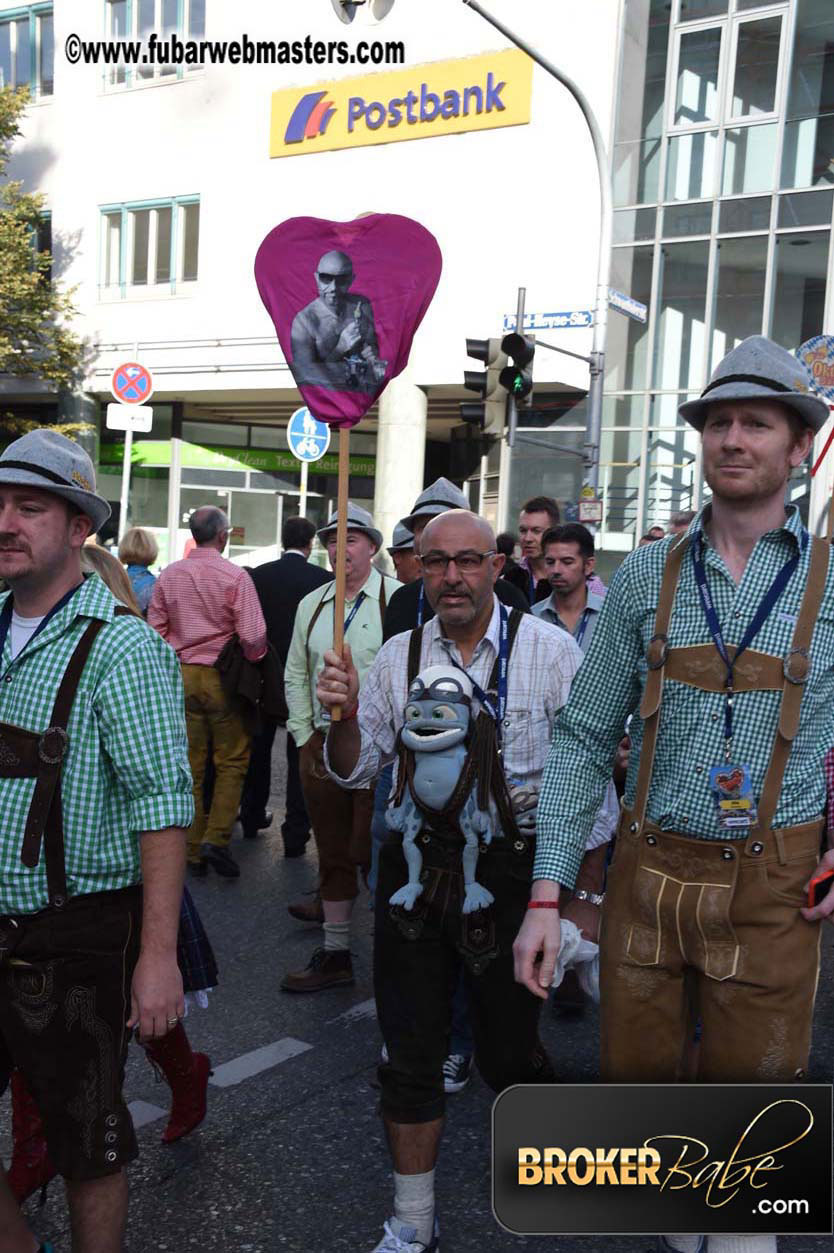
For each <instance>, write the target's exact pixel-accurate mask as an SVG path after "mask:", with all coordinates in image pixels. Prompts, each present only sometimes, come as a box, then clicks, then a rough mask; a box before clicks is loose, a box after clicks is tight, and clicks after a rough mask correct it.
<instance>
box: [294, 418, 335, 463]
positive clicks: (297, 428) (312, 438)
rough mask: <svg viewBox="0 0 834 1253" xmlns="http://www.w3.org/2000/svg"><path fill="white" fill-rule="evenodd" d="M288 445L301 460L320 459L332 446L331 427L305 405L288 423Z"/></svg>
mask: <svg viewBox="0 0 834 1253" xmlns="http://www.w3.org/2000/svg"><path fill="white" fill-rule="evenodd" d="M287 446H288V448H289V450H290V452H291V453H292V455H293V456H294V457H297V458H298V460H299V461H318V460H319V459H320V458H321V457H323V456H324V454H325V453H326V452H327V450H328V448H329V447H330V427H329V426H328V425H327V423H326V422H319V421H318V420H317V419H316V418H314V417H313V415H312V413H311V412H310V410H309V409H308V408H307V407H306V405H305V406H304V407H303V408H302V409H296V411H295V413H294V414H293V415H292V417H291V418H290V420H289V422H288V423H287Z"/></svg>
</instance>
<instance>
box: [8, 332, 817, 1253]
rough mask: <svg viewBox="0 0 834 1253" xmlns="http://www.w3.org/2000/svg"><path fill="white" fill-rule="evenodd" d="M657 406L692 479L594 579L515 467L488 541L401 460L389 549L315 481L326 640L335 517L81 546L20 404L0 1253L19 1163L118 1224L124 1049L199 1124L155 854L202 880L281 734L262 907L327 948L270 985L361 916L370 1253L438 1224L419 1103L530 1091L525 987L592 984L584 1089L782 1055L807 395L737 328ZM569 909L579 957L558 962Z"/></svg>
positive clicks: (813, 596)
mask: <svg viewBox="0 0 834 1253" xmlns="http://www.w3.org/2000/svg"><path fill="white" fill-rule="evenodd" d="M681 415H682V417H683V418H684V419H685V420H686V421H688V422H690V423H691V424H692V426H693V427H694V428H695V429H696V430H697V431H698V432H699V433H700V436H701V440H702V459H703V467H704V475H705V478H706V482H707V486H708V488H709V489H710V499H709V503H708V504H707V505H706V506H705V508H704V509H703V510H701V511H700V512H699V513H698V514H697V515H696V514H675V515H673V517H672V518H671V519H670V522H669V525H668V528H666V529H665V530H662V531H661V533H660V534H653V533H652V531H649V532H648V533H647V534H646V535H645V536H643V538H642V539H641V540H640V541H639V543H638V544H637V545H636V547H635V551H634V553H633V554H631V555H630V556H629V557H628V558H627V559H626V560H625V561H624V562H623V564H622V565H621V566H620V568H619V569H618V570H617V571H616V573H615V574H614V577H613V579H612V581H611V583H610V586H608V587H607V588H606V586H605V585H604V584H603V582H602V581H601V579H600V578H599V575H598V573H597V570H596V553H595V546H594V537H593V535H592V533H591V532H590V530H588V528H586V527H585V526H583V525H581V524H580V523H577V522H564V521H562V519H561V516H560V511H559V507H558V505H557V503H556V501H555V500H553V499H551V498H550V497H548V496H543V495H540V496H535V497H533V498H531V499H529V500H527V501H526V502H525V503H524V505H523V506H522V508H521V511H520V514H519V518H518V537H519V538H518V541H516V538H515V536H514V535H512V534H505V535H501V536H498V537H497V538H496V536H495V535H494V533H493V531H492V529H491V527H490V525H489V524H488V522H487V521H485V520H484V519H483V518H481V517H478V516H477V515H476V514H475V513H473V512H472V511H471V510H470V509H469V502H468V500H467V498H466V496H465V495H464V494H463V492H462V491H461V490H460V488H458V487H457V486H456V485H455V484H454V483H452V482H450V481H449V480H447V479H445V478H440V479H438V480H437V481H436V482H434V483H432V484H431V485H430V486H429V487H427V488H426V489H425V490H424V491H423V492H421V493H420V495H419V496H418V498H417V500H416V501H415V502H414V503H413V505H412V507H411V511H410V512H409V513H407V514H405V515H404V516H403V518H402V519H401V521H400V522H399V523H398V524H397V526H396V527H395V529H394V533H393V536H392V539H391V544H390V545H389V546H388V548H387V552H388V555H389V557H390V559H391V561H392V562H393V565H394V568H395V570H396V578H394V577H392V576H390V575H389V574H387V573H385V572H384V570H383V569H382V568H380V567H381V560H380V559H381V557H382V553H383V548H384V537H383V535H382V534H381V532H380V531H379V529H378V528H377V527H376V525H375V523H374V519H373V518H372V516H371V515H370V514H369V513H368V512H367V511H366V510H365V509H363V508H360V507H359V506H358V505H355V504H350V505H349V507H348V512H347V517H346V519H345V522H346V529H347V543H346V553H345V558H344V563H345V564H344V576H345V603H344V609H343V612H344V619H343V628H344V641H345V642H344V647H343V648H342V649H341V650H340V651H339V652H336V651H334V649H333V633H334V624H335V613H336V612H337V606H336V587H335V581H334V579H333V576H332V574H331V573H330V572H328V571H325V570H324V569H322V568H320V567H319V566H317V565H315V564H314V563H312V562H311V561H310V555H311V551H312V546H313V543H314V540H315V538H316V536H317V537H318V540H319V541H320V543H321V544H322V546H323V547H324V548H326V550H327V552H328V556H329V560H330V566H331V570H332V568H333V567H334V566H335V562H336V529H337V523H338V521H339V519H338V518H337V517H336V516H335V515H334V516H333V517H331V518H330V519H328V521H327V522H326V524H325V525H324V526H322V527H320V528H319V529H318V531H316V528H315V527H314V525H313V523H312V522H310V521H309V520H308V519H306V518H302V517H297V518H288V519H287V520H286V521H285V523H284V527H283V534H282V547H283V555H282V556H281V557H280V559H279V560H277V561H273V562H268V563H266V564H264V565H261V566H258V567H256V568H254V569H252V570H246V569H244V568H242V567H240V566H238V565H236V564H234V563H233V562H231V561H229V560H227V559H226V558H225V557H224V556H223V553H224V551H225V549H226V546H227V543H228V539H229V521H228V518H227V517H226V516H225V514H224V513H223V512H222V511H221V510H219V509H217V508H214V507H211V506H205V507H203V508H200V509H197V510H195V511H194V513H193V514H192V515H191V517H190V523H189V524H190V529H191V533H192V536H193V539H194V547H193V548H192V550H191V551H190V552H189V553H188V555H187V556H186V557H185V558H184V559H182V560H179V561H174V562H172V563H171V564H170V565H168V566H167V567H166V568H165V569H163V570H162V572H161V574H160V575H159V576H158V577H156V578H155V577H154V575H153V574H152V573H151V572H150V567H151V566H153V565H154V563H155V561H156V558H157V555H158V554H157V551H156V545H155V543H154V541H153V538H152V537H151V536H150V535H149V534H148V533H147V532H145V531H143V530H142V529H141V528H132V529H131V530H129V531H128V532H127V533H126V534H125V536H124V537H123V539H122V541H121V544H120V545H119V551H118V558H116V557H115V556H114V555H113V554H111V553H109V552H106V551H105V550H103V549H102V548H100V547H99V546H97V545H96V544H95V542H90V541H91V540H93V537H94V535H95V532H96V531H97V530H99V529H100V527H101V526H102V525H103V523H104V522H105V521H106V519H107V517H108V514H109V507H108V505H107V503H106V502H105V501H104V500H103V499H102V497H101V496H100V495H99V494H98V493H97V491H96V485H95V475H94V470H93V467H92V464H91V463H90V461H89V458H88V457H87V456H86V454H85V453H84V452H83V451H82V450H81V449H80V447H78V446H77V445H76V444H74V443H72V442H71V441H70V440H68V439H66V438H64V437H63V436H61V435H58V434H56V433H54V432H52V431H49V430H48V429H41V430H38V431H35V432H32V433H31V434H29V435H26V436H24V437H23V438H22V439H19V440H17V441H15V443H13V444H11V445H10V446H9V447H8V448H7V449H6V450H5V451H4V452H3V453H2V454H0V577H2V579H3V580H4V582H5V585H6V587H7V589H8V590H7V591H6V593H5V594H4V596H3V597H2V599H0V673H1V674H2V680H3V682H2V684H0V799H1V800H2V808H3V813H4V833H3V838H2V840H0V1089H2V1088H4V1087H5V1086H6V1084H7V1083H10V1085H11V1090H12V1119H13V1141H14V1155H13V1158H12V1162H11V1163H10V1167H9V1170H8V1173H7V1174H6V1175H5V1176H4V1175H3V1173H2V1172H0V1251H2V1253H32V1251H33V1250H37V1249H38V1248H41V1249H48V1248H49V1246H48V1245H39V1244H38V1241H37V1239H36V1237H35V1236H34V1235H33V1234H32V1232H31V1230H30V1229H29V1227H28V1226H27V1224H26V1222H25V1219H24V1217H23V1216H22V1214H21V1212H20V1209H19V1203H20V1202H21V1201H22V1200H23V1199H25V1197H26V1196H28V1195H30V1194H31V1193H32V1192H33V1191H35V1190H36V1189H37V1188H39V1187H41V1186H42V1185H43V1184H45V1183H46V1182H48V1180H49V1179H50V1178H51V1177H52V1176H53V1175H55V1174H59V1175H61V1176H62V1177H63V1179H64V1181H65V1185H66V1195H67V1201H68V1206H69V1212H70V1220H71V1228H72V1247H73V1250H74V1251H75V1253H118V1251H119V1250H120V1249H122V1247H123V1240H124V1233H125V1225H126V1219H127V1182H126V1173H125V1167H126V1165H127V1164H128V1163H129V1162H130V1161H131V1160H132V1159H133V1158H134V1157H135V1156H136V1154H137V1152H138V1148H137V1142H136V1137H135V1134H134V1131H133V1127H132V1124H131V1119H130V1114H129V1111H128V1109H127V1106H126V1104H125V1101H124V1098H123V1094H122V1083H123V1076H124V1066H125V1059H126V1056H127V1049H128V1044H129V1041H130V1039H131V1036H134V1035H135V1037H136V1038H137V1040H138V1041H139V1042H140V1043H141V1044H142V1045H143V1046H144V1048H145V1049H146V1051H147V1054H148V1056H149V1058H150V1059H151V1060H152V1062H154V1063H155V1064H156V1065H157V1066H158V1067H159V1068H160V1069H161V1071H162V1073H163V1074H164V1075H165V1077H166V1079H167V1081H168V1083H169V1085H170V1087H171V1092H172V1107H171V1112H170V1118H169V1122H168V1125H167V1127H166V1130H165V1133H164V1135H163V1140H165V1141H166V1142H169V1143H170V1142H171V1141H173V1140H175V1139H178V1138H180V1137H182V1136H183V1135H187V1134H189V1133H191V1132H193V1131H194V1129H195V1128H196V1127H197V1126H199V1124H200V1122H201V1121H202V1119H203V1118H204V1116H205V1112H206V1085H207V1082H208V1074H209V1069H210V1061H209V1059H208V1057H206V1056H205V1054H202V1053H194V1052H193V1051H192V1049H191V1046H190V1044H189V1041H188V1036H187V1034H186V1031H185V1028H184V1026H183V1021H182V1020H183V1018H184V1015H185V1011H186V998H189V1000H194V999H196V1000H198V1001H200V1003H203V1004H205V1002H206V994H207V992H208V990H210V989H211V988H212V987H213V986H214V984H215V983H216V981H217V970H216V965H215V962H214V955H213V953H212V950H211V944H210V941H209V938H208V937H207V936H206V934H205V931H204V929H203V927H202V923H201V921H200V918H199V914H198V913H197V910H196V908H195V906H194V902H193V899H192V898H191V896H190V894H189V892H188V889H187V886H186V883H185V879H186V875H188V876H192V877H196V878H201V879H205V878H206V877H207V876H210V875H219V876H221V877H222V878H224V879H229V880H234V879H237V878H238V877H239V875H240V873H241V872H240V866H239V864H238V862H237V860H236V859H235V857H234V855H233V853H232V851H231V849H230V842H231V838H232V830H233V827H234V824H235V822H236V821H237V820H238V819H239V820H240V822H241V825H242V828H243V835H244V837H245V838H256V837H257V835H258V833H259V832H260V831H261V830H264V829H266V828H268V827H269V826H270V825H271V824H272V822H273V817H274V815H273V814H272V813H271V812H269V810H268V805H269V798H270V783H271V769H272V757H273V749H274V742H275V736H276V731H277V728H278V727H279V726H280V725H282V724H285V725H286V728H287V734H286V767H287V784H286V804H285V813H284V815H283V821H282V823H281V835H282V841H283V851H284V856H285V857H286V858H295V857H298V856H300V855H302V854H303V853H305V851H306V849H307V846H308V843H309V841H310V839H311V835H312V838H313V840H314V841H315V849H316V853H317V860H318V884H317V888H316V890H315V891H314V892H312V893H311V894H309V895H308V896H307V897H304V898H302V899H301V900H298V901H294V902H292V903H291V904H290V906H289V911H290V914H291V915H292V916H293V917H294V918H296V919H298V920H299V921H301V922H304V923H316V924H319V925H320V926H321V928H322V935H323V942H322V943H321V945H320V946H318V947H316V948H315V949H314V951H313V952H312V953H311V954H310V959H309V962H308V964H307V966H306V967H304V968H302V969H299V970H290V971H287V972H286V973H285V974H284V975H283V978H282V980H281V983H280V986H281V989H282V990H283V991H285V992H287V993H289V994H293V995H297V996H298V995H301V996H303V995H310V994H314V993H327V991H328V990H329V989H333V988H338V987H344V986H345V985H349V984H351V983H352V982H353V962H352V954H351V943H352V941H351V917H352V913H353V910H354V905H355V902H356V900H357V899H358V898H359V896H360V894H361V893H362V892H363V891H364V890H365V888H367V889H368V890H369V891H370V893H371V895H372V898H373V903H374V908H375V922H374V936H373V945H374V992H375V997H376V1003H377V1012H378V1018H379V1024H380V1028H381V1033H382V1038H383V1041H384V1044H383V1047H382V1050H381V1057H380V1058H379V1067H378V1075H379V1083H380V1089H381V1110H382V1117H383V1120H384V1124H385V1130H386V1136H387V1142H388V1146H389V1149H390V1154H391V1161H392V1166H393V1188H392V1191H393V1197H392V1201H391V1203H390V1206H386V1207H385V1212H384V1213H382V1214H380V1221H381V1223H382V1227H383V1232H382V1236H381V1239H380V1240H379V1242H378V1243H377V1245H376V1246H375V1250H374V1253H436V1250H438V1249H439V1247H440V1221H441V1218H442V1216H440V1215H438V1214H437V1213H436V1207H435V1169H436V1163H437V1156H438V1149H439V1145H440V1142H441V1137H442V1133H443V1126H444V1112H445V1105H446V1099H447V1097H448V1096H449V1095H450V1094H454V1093H457V1092H460V1091H461V1090H462V1089H463V1088H464V1087H465V1086H466V1084H467V1082H468V1080H469V1077H470V1075H471V1073H472V1067H473V1065H474V1066H477V1068H478V1071H479V1073H480V1075H481V1076H482V1078H483V1079H484V1081H485V1082H486V1083H487V1084H488V1085H489V1086H490V1087H491V1088H492V1089H493V1090H494V1091H495V1092H500V1091H502V1090H503V1089H504V1088H506V1087H508V1086H510V1085H512V1084H515V1083H550V1082H554V1081H555V1079H556V1073H555V1071H554V1067H553V1064H552V1062H551V1060H550V1058H549V1057H548V1055H547V1052H546V1050H545V1048H544V1047H543V1045H542V1042H541V1039H540V1035H539V1014H540V1010H541V1007H542V1005H543V1003H544V1002H545V1000H546V999H547V998H548V996H549V995H551V989H552V986H553V984H554V976H555V972H557V971H558V975H556V976H555V981H556V983H558V985H559V986H558V988H557V990H556V994H555V998H554V1000H555V1008H556V1009H557V1010H559V1009H560V1008H561V1009H562V1010H564V1009H566V1008H570V1009H574V1010H575V1009H577V1008H581V1005H582V1002H583V999H584V997H586V996H587V995H591V996H593V997H594V998H598V999H599V1002H600V1014H601V1042H600V1043H601V1062H600V1077H601V1079H602V1080H604V1081H609V1082H657V1083H660V1082H674V1081H680V1080H696V1079H698V1080H702V1081H717V1082H725V1083H744V1082H799V1081H801V1080H802V1079H803V1078H804V1076H805V1074H806V1071H807V1066H808V1056H809V1050H810V1033H811V1020H812V1014H813V1007H814V997H815V993H816V987H817V979H818V971H819V949H820V932H821V927H820V923H821V922H822V920H823V919H825V918H830V917H831V916H832V915H834V888H831V889H830V890H829V888H830V884H826V885H824V889H823V891H822V892H821V893H820V899H819V901H816V900H814V901H809V898H808V885H809V883H810V881H811V880H812V879H814V878H818V877H821V876H824V875H825V874H826V873H828V872H829V871H831V872H834V851H830V850H829V851H826V850H827V846H828V842H829V841H828V839H827V832H826V822H825V815H826V810H827V782H826V780H827V779H828V780H829V784H828V786H829V788H831V787H832V786H834V752H829V753H827V750H828V749H829V748H830V746H834V724H832V719H834V700H832V695H834V691H833V690H832V689H834V634H832V632H834V571H832V569H831V563H830V562H829V547H828V545H827V544H825V543H824V542H823V541H821V540H818V539H816V538H813V537H811V536H809V534H808V531H807V529H806V527H805V526H804V524H803V522H802V519H801V518H800V515H799V512H798V510H797V509H796V508H795V506H793V505H786V503H785V501H786V492H787V484H788V481H789V478H790V474H791V470H792V468H794V467H796V466H798V465H799V464H800V463H801V462H802V460H803V459H804V458H805V457H806V456H807V455H808V452H809V450H810V447H811V442H812V439H813V435H814V433H815V432H816V431H818V430H819V429H820V428H821V426H822V424H823V422H824V421H825V420H826V418H827V416H828V410H827V406H826V405H825V404H824V403H823V402H822V401H820V400H818V399H816V398H815V397H813V396H812V395H810V394H809V393H808V392H807V391H805V390H803V389H801V388H799V387H798V386H797V380H796V363H795V359H794V358H793V357H792V356H791V355H790V354H788V353H786V352H785V351H784V350H782V349H781V348H779V347H777V345H775V344H773V343H771V342H770V341H768V340H766V339H763V338H762V337H753V338H752V339H749V340H746V341H744V342H743V343H742V344H741V345H739V346H738V347H737V348H735V349H734V350H733V351H732V352H731V353H730V354H729V355H728V356H727V357H726V358H725V360H724V361H722V362H721V363H720V364H719V365H718V367H717V368H716V371H715V373H714V375H713V378H712V380H711V381H710V384H709V385H708V387H707V388H706V390H705V392H704V394H703V396H702V397H701V398H700V399H699V400H694V401H688V402H686V403H685V404H683V405H682V406H681ZM658 529H659V528H658ZM517 553H518V554H519V555H518V559H516V554H517ZM338 612H342V608H341V607H339V608H338ZM831 810H832V806H831V805H828V812H829V814H830V813H831ZM572 936H576V937H577V938H581V939H582V940H583V941H585V942H586V945H585V950H586V951H585V956H584V958H583V960H587V949H588V947H590V949H591V950H592V951H593V952H594V954H595V962H594V966H593V969H594V970H595V971H598V975H593V976H591V977H590V978H589V977H588V975H587V971H585V972H584V973H583V975H581V976H580V975H579V974H578V968H577V966H576V965H574V966H573V969H570V966H571V959H570V958H569V956H568V951H569V943H568V939H569V937H572ZM777 945H778V947H777ZM560 949H562V950H563V951H562V952H560ZM125 1007H127V1012H125ZM696 1024H697V1043H695V1040H694V1035H693V1033H694V1029H695V1025H696ZM658 1242H659V1248H660V1249H661V1250H674V1251H677V1253H700V1250H701V1249H703V1247H704V1239H703V1237H700V1236H691V1235H674V1234H669V1235H665V1236H660V1237H658ZM709 1247H710V1253H773V1250H774V1249H775V1247H776V1241H775V1237H770V1236H755V1237H753V1236H711V1237H710V1242H709Z"/></svg>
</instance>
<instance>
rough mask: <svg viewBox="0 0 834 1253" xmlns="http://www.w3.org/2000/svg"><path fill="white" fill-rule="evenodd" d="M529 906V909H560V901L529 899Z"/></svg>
mask: <svg viewBox="0 0 834 1253" xmlns="http://www.w3.org/2000/svg"><path fill="white" fill-rule="evenodd" d="M527 908H528V909H558V908H559V902H558V901H529V902H528V904H527Z"/></svg>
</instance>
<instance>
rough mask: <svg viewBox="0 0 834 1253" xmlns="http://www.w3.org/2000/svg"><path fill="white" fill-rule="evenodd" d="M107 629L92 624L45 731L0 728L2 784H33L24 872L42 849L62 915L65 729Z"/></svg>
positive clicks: (53, 905) (64, 896) (6, 724)
mask: <svg viewBox="0 0 834 1253" xmlns="http://www.w3.org/2000/svg"><path fill="white" fill-rule="evenodd" d="M114 613H115V614H120V615H121V614H130V610H129V609H125V608H123V607H121V606H117V608H116V609H115V610H114ZM131 616H132V615H131ZM105 625H106V624H105V623H104V622H103V621H102V620H101V619H94V620H93V621H92V622H90V624H89V625H88V626H87V628H86V630H85V631H84V633H83V635H82V636H81V639H80V640H79V641H78V644H77V645H76V647H75V651H74V652H73V654H72V656H71V657H70V659H69V663H68V665H67V668H66V670H65V671H64V676H63V678H62V680H61V684H60V686H59V688H58V693H57V696H56V697H55V704H54V705H53V707H52V717H51V719H50V723H49V726H48V728H47V729H46V730H45V731H42V732H40V733H38V732H36V731H27V730H25V729H24V728H23V727H18V726H14V725H13V724H12V723H9V722H0V779H34V780H35V790H34V792H33V794H32V800H31V803H30V805H29V813H28V815H27V817H26V823H25V826H24V830H23V843H22V845H21V849H20V860H21V861H22V863H23V865H24V866H27V867H28V868H29V869H34V868H35V866H37V865H38V862H39V861H40V855H41V844H43V852H44V859H45V862H46V884H47V892H48V895H49V904H50V906H51V908H53V909H61V908H62V907H63V906H64V905H65V904H66V901H67V895H68V893H67V879H66V866H65V858H64V821H63V810H62V805H61V770H62V767H63V762H64V758H65V757H66V755H67V750H68V748H69V736H68V735H67V725H68V723H69V718H70V713H71V711H72V705H73V701H74V700H75V695H76V692H77V690H78V684H79V681H80V679H81V674H82V672H83V670H84V666H85V664H86V662H87V658H88V657H89V655H90V650H91V649H92V647H93V643H94V642H95V638H96V636H97V635H98V633H99V631H100V630H101V629H102V627H103V626H105ZM0 956H2V953H0Z"/></svg>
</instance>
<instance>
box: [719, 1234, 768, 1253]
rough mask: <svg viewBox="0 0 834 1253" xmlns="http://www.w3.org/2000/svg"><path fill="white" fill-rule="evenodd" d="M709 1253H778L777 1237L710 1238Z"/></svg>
mask: <svg viewBox="0 0 834 1253" xmlns="http://www.w3.org/2000/svg"><path fill="white" fill-rule="evenodd" d="M709 1253H776V1237H775V1236H710V1238H709Z"/></svg>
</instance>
